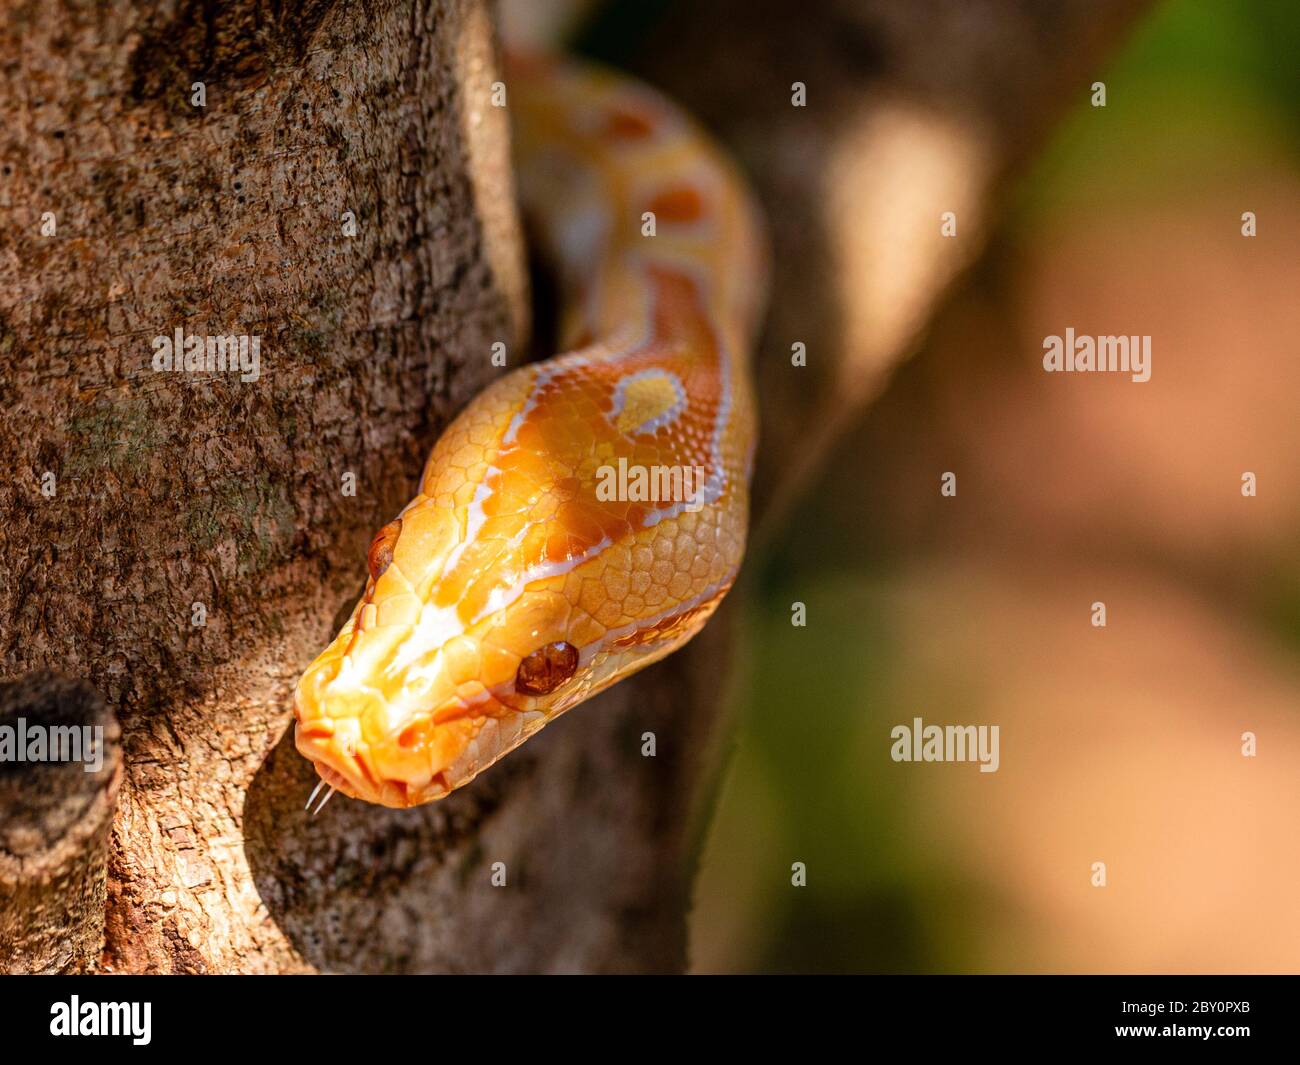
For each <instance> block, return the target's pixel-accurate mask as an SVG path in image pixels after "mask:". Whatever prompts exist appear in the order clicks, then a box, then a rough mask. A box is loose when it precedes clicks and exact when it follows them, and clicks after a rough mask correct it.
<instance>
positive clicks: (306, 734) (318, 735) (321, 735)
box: [300, 722, 334, 740]
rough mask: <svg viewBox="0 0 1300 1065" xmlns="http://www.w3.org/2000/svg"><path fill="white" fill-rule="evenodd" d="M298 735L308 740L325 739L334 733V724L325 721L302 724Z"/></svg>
mask: <svg viewBox="0 0 1300 1065" xmlns="http://www.w3.org/2000/svg"><path fill="white" fill-rule="evenodd" d="M300 735H301V736H302V737H303V738H304V739H308V740H327V739H329V738H330V737H331V736H333V735H334V726H333V725H331V724H328V723H327V722H317V723H315V724H312V725H303V726H302V727H301V729H300Z"/></svg>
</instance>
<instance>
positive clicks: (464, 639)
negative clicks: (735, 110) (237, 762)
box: [294, 56, 766, 810]
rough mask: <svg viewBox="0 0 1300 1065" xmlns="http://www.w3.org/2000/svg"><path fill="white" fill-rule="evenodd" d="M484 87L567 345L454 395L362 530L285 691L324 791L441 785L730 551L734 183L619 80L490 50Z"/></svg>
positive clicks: (751, 215) (373, 794)
mask: <svg viewBox="0 0 1300 1065" xmlns="http://www.w3.org/2000/svg"><path fill="white" fill-rule="evenodd" d="M505 84H506V87H507V93H508V96H507V100H508V106H509V110H510V113H511V116H512V119H513V132H514V138H515V151H516V158H517V168H518V181H519V186H520V193H521V199H522V201H523V205H524V208H525V210H526V212H527V213H528V214H529V216H530V218H531V219H532V220H533V221H534V223H535V225H536V228H537V230H538V236H539V238H540V240H541V242H542V250H543V252H544V253H545V255H546V256H547V257H548V258H549V259H550V260H551V262H552V263H553V264H554V267H555V271H556V277H557V280H558V283H559V289H560V292H561V296H562V301H561V308H560V320H559V327H560V341H561V350H562V351H565V352H567V354H564V355H560V356H557V357H555V358H552V359H548V360H546V361H544V362H539V363H531V364H527V365H524V366H522V367H521V368H519V369H516V370H514V371H512V372H510V373H508V374H506V375H505V376H503V377H502V378H501V379H500V380H499V381H497V382H495V383H494V384H493V385H492V386H491V387H489V388H488V389H486V390H485V391H484V392H483V393H482V394H480V395H479V396H478V397H477V398H476V399H475V400H474V401H473V402H471V403H470V404H469V406H468V407H467V408H466V409H465V410H464V411H463V412H462V413H461V414H460V415H459V416H458V417H457V418H456V420H455V421H453V422H452V423H451V425H450V426H449V427H448V428H447V430H446V432H445V433H444V434H443V435H442V437H441V439H439V441H438V442H437V444H436V445H435V447H434V449H433V452H432V454H431V455H430V456H429V460H428V463H427V465H426V467H425V470H424V474H423V477H422V479H421V482H420V490H419V494H418V495H417V496H416V497H415V499H413V500H412V501H411V502H410V503H409V504H407V506H406V508H405V509H404V510H403V511H402V512H401V514H399V515H398V516H397V518H395V519H394V520H393V521H391V522H390V523H389V524H387V525H385V526H384V527H383V528H382V529H381V530H380V531H379V533H378V535H377V536H376V537H375V539H374V542H373V543H372V544H371V547H370V553H369V569H370V577H369V580H368V581H367V584H366V590H365V595H364V596H363V597H362V599H361V601H360V602H359V603H358V604H357V606H356V609H355V610H354V611H353V613H352V617H351V619H350V620H349V621H348V622H347V624H346V625H344V626H343V629H342V631H341V632H340V633H339V634H338V636H337V637H336V638H335V640H334V642H333V643H331V644H330V645H329V647H327V648H326V649H325V651H323V652H322V653H321V655H320V656H319V657H318V658H317V659H316V660H315V661H314V662H313V663H312V664H311V666H310V667H309V668H308V669H307V671H306V673H305V674H304V675H303V677H302V679H301V680H300V681H299V683H298V687H297V692H296V697H295V706H294V713H295V717H296V719H297V731H296V742H297V746H298V750H299V751H300V752H301V753H302V754H303V755H305V756H306V757H307V758H309V759H311V761H312V762H313V763H314V764H315V766H316V769H317V771H318V773H319V774H320V777H321V785H318V787H317V792H319V791H320V787H321V786H323V785H328V786H329V787H330V789H331V790H330V791H328V792H326V794H325V798H326V799H328V798H329V796H330V795H332V794H333V789H337V790H339V791H342V792H343V793H344V794H346V795H351V796H353V797H355V798H359V799H365V800H367V801H369V802H375V803H382V804H384V805H385V806H396V807H406V806H415V805H418V804H420V803H425V802H429V801H431V800H434V799H440V798H442V797H443V796H445V795H446V794H447V793H448V792H450V791H452V790H453V789H455V788H458V787H460V786H461V785H462V784H465V783H466V782H468V781H469V780H471V779H472V778H473V777H474V776H475V775H476V774H477V773H479V772H481V771H482V770H483V769H485V768H487V767H488V766H489V765H491V764H492V763H493V762H495V761H496V760H497V759H499V758H501V757H502V756H503V755H505V754H506V753H508V752H509V751H511V750H512V749H514V748H515V747H517V746H518V745H519V744H521V743H523V742H524V740H526V739H528V737H530V736H532V735H533V734H534V733H536V732H537V731H538V730H539V729H541V728H542V726H543V725H545V724H547V723H548V722H550V721H553V720H554V719H555V718H557V717H559V715H560V714H562V713H564V712H565V711H566V710H568V709H570V708H571V707H573V706H576V705H577V704H578V703H580V702H582V701H583V700H584V699H587V698H589V697H591V696H592V695H594V694H596V693H597V692H599V691H601V690H603V689H605V688H607V687H609V686H610V685H611V684H614V683H615V682H616V681H618V680H621V679H622V678H623V677H626V676H628V675H629V674H631V673H634V672H636V671H637V670H638V669H641V668H643V667H645V666H648V665H649V664H650V663H652V662H655V661H657V660H658V659H660V658H663V657H664V656H665V655H667V654H669V653H671V652H672V651H674V650H676V649H677V648H678V647H680V646H681V645H682V644H683V643H685V642H686V641H687V640H689V639H690V638H691V637H692V636H693V635H695V633H696V632H698V631H699V630H700V628H701V627H702V626H703V625H704V623H705V621H707V620H708V618H709V616H710V615H711V614H712V613H713V611H714V609H715V608H716V607H717V605H718V603H719V601H720V600H721V599H722V597H723V595H725V594H726V592H727V589H728V588H729V587H730V586H731V584H732V581H733V580H734V579H735V576H736V570H737V568H738V567H739V565H740V560H741V555H742V554H743V552H744V545H745V531H746V524H747V521H748V503H749V499H748V496H749V488H748V479H749V471H750V465H751V461H752V455H753V449H754V438H755V414H754V398H753V393H752V386H751V382H750V377H749V365H748V354H749V350H750V346H751V342H752V339H753V333H754V330H755V328H756V324H757V319H758V316H759V313H760V310H761V304H762V300H763V293H764V289H765V284H766V271H765V245H764V243H763V240H762V237H761V231H760V226H759V221H758V216H757V212H756V211H755V209H754V206H753V201H752V200H751V198H750V196H749V193H748V191H747V190H746V188H745V186H744V185H743V183H742V182H741V180H740V178H739V176H738V175H737V173H736V172H735V170H734V169H733V168H732V166H731V165H730V164H729V163H728V161H727V160H726V159H725V158H724V157H723V156H722V154H721V153H720V152H719V150H718V149H717V148H716V147H715V146H714V145H713V144H711V143H710V142H709V140H708V139H707V138H706V137H705V136H704V134H703V133H702V132H701V131H700V130H699V129H698V128H697V127H696V126H695V125H693V124H692V123H691V122H690V121H689V120H688V119H687V118H686V117H685V116H683V115H682V113H681V112H680V111H678V110H677V109H676V108H674V107H673V106H672V105H671V104H669V103H668V102H667V101H666V100H664V99H663V97H661V96H659V95H658V94H657V93H654V92H652V91H651V90H649V89H647V88H646V87H644V86H642V85H639V84H637V83H635V82H632V81H630V80H628V79H627V78H624V77H622V76H619V75H616V74H614V73H611V72H609V71H606V70H603V69H599V68H594V67H589V66H578V65H573V64H570V63H568V62H563V63H561V62H559V61H554V60H550V59H544V58H539V57H528V58H521V57H518V56H514V57H511V58H510V59H509V61H508V70H507V76H506V81H505ZM315 794H316V793H313V798H314V795H315ZM308 805H309V806H310V805H311V801H310V800H309V802H308ZM323 805H324V800H322V801H321V803H320V806H323ZM320 806H318V807H317V810H319V808H320Z"/></svg>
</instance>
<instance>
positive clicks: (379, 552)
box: [366, 518, 402, 581]
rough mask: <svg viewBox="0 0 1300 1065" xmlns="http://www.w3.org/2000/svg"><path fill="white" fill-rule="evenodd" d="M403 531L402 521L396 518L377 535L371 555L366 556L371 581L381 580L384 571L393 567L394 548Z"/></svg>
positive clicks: (371, 548) (373, 541)
mask: <svg viewBox="0 0 1300 1065" xmlns="http://www.w3.org/2000/svg"><path fill="white" fill-rule="evenodd" d="M401 531H402V519H401V518H394V519H393V520H392V521H390V522H389V523H388V524H387V525H385V526H384V527H383V528H382V529H380V530H379V532H377V533H375V538H374V540H372V541H371V543H370V553H369V554H368V555H367V556H366V565H367V566H369V568H370V579H371V580H374V581H377V580H379V578H380V577H382V576H383V575H384V570H386V569H388V567H389V566H390V565H392V562H393V548H394V547H396V546H397V537H398V535H399V534H400V533H401Z"/></svg>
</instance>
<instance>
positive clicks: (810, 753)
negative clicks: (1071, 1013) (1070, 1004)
mask: <svg viewBox="0 0 1300 1065" xmlns="http://www.w3.org/2000/svg"><path fill="white" fill-rule="evenodd" d="M508 7H510V5H508V4H507V8H508ZM559 8H563V9H565V10H567V12H568V14H569V20H568V23H569V25H568V27H567V29H568V35H569V39H571V40H575V42H576V44H577V47H578V48H580V49H581V51H585V52H588V53H590V55H593V56H597V57H599V59H603V60H608V61H612V62H615V64H617V65H620V66H625V68H630V69H633V70H637V72H638V73H641V74H642V75H643V77H646V78H647V79H649V81H651V82H653V83H656V85H660V86H663V87H666V88H667V90H668V91H669V92H671V94H672V95H675V96H676V98H677V99H679V100H680V101H681V103H682V104H684V105H685V107H686V109H688V111H690V112H693V113H695V114H697V116H699V117H701V120H702V121H705V122H706V125H710V126H711V127H712V129H714V130H715V133H718V135H719V137H722V138H723V139H724V140H725V142H727V143H729V146H731V147H732V150H733V151H735V152H736V153H737V155H738V157H740V159H741V161H742V165H744V166H745V169H746V170H748V172H749V174H750V176H751V178H753V181H754V182H755V186H757V187H758V191H759V195H761V198H762V199H763V202H764V207H766V208H767V215H768V218H770V224H771V228H772V233H774V250H775V263H774V265H775V285H774V300H772V311H771V313H770V319H768V326H767V335H766V341H764V346H763V348H762V351H761V352H759V364H758V372H759V382H761V391H762V394H763V416H764V438H763V445H762V450H761V458H759V469H758V475H757V477H755V492H757V494H758V497H759V498H758V505H759V506H758V510H759V515H761V518H762V521H763V531H764V532H763V534H762V536H761V537H759V540H761V542H759V544H758V546H757V547H755V549H754V550H753V551H751V555H750V560H749V563H748V566H746V573H745V579H746V581H748V589H746V590H748V594H746V596H745V597H744V598H741V597H735V598H736V599H737V601H740V602H742V603H744V606H742V607H740V609H736V611H735V615H733V619H735V624H736V628H737V631H738V640H740V650H738V653H737V659H736V662H735V663H733V668H732V693H731V701H732V706H731V710H732V719H733V720H735V723H736V727H735V731H733V733H732V735H731V736H729V737H728V740H727V752H725V757H724V759H723V765H724V769H723V771H722V774H720V776H719V779H718V780H716V785H715V789H714V793H712V798H714V800H715V805H714V806H712V809H711V818H708V819H707V823H706V827H702V830H701V847H699V873H698V876H697V880H695V886H694V906H693V912H692V926H690V928H692V930H690V957H692V965H693V969H694V970H695V971H883V973H996V971H1031V973H1079V971H1117V973H1130V971H1132V973H1143V971H1187V973H1197V971H1292V973H1294V971H1300V828H1297V824H1300V479H1297V476H1296V475H1297V472H1300V471H1297V467H1300V462H1297V458H1300V359H1297V355H1300V341H1297V337H1300V298H1297V295H1300V257H1297V252H1296V247H1297V237H1300V64H1297V62H1296V55H1297V53H1300V5H1296V4H1294V3H1286V0H1244V1H1243V3H1225V0H1171V3H1165V4H1141V3H1128V1H1127V0H1105V1H1104V3H1097V4H1095V5H1080V4H1076V3H1071V0H1062V3H1061V4H1052V5H1015V4H1010V3H1002V0H972V1H971V3H970V4H952V3H940V1H939V0H918V3H915V4H900V3H893V4H891V3H883V1H881V0H863V1H862V3H850V1H849V0H807V3H805V4H801V5H797V8H796V5H780V4H772V3H768V0H758V1H757V3H754V4H751V5H745V8H744V12H741V9H740V8H737V7H736V5H731V8H728V5H727V4H724V3H719V0H701V3H699V4H697V5H684V4H681V3H676V0H662V3H607V4H598V3H573V4H567V5H559ZM559 8H554V9H549V10H550V13H551V17H552V21H562V22H563V21H564V20H556V18H555V10H558V9H559ZM533 10H536V7H534V8H533ZM543 21H545V20H543ZM551 29H552V30H554V26H552V27H551ZM805 78H806V79H807V82H809V86H810V88H809V94H810V111H813V109H815V107H814V105H815V104H819V105H820V111H819V112H818V113H816V114H811V113H810V114H809V118H807V120H805V118H803V116H802V114H800V113H797V112H792V111H790V109H789V108H788V107H784V100H783V99H781V94H784V92H788V91H789V85H790V82H792V79H805ZM1095 81H1102V82H1104V83H1105V86H1106V96H1108V99H1106V107H1105V108H1095V107H1092V105H1091V104H1089V95H1091V86H1092V83H1093V82H1095ZM772 100H776V104H774V103H772ZM945 207H950V208H954V209H957V213H958V216H959V218H961V222H959V225H961V234H959V235H962V237H963V239H962V241H959V242H948V246H946V247H945V246H944V242H943V241H940V239H939V237H937V229H939V212H940V209H943V208H945ZM1248 211H1249V212H1253V213H1255V216H1256V218H1257V235H1255V237H1251V238H1247V237H1244V235H1243V233H1242V225H1243V221H1242V216H1243V213H1244V212H1248ZM972 230H974V231H975V234H976V238H974V239H971V233H972ZM954 244H961V246H962V247H963V248H969V251H967V252H965V254H966V255H967V256H969V257H965V259H963V257H962V255H963V254H962V252H956V251H950V250H949V248H950V247H952V246H954ZM828 294H829V295H828ZM1067 326H1073V328H1074V329H1075V330H1076V333H1079V334H1092V335H1099V334H1149V335H1151V337H1152V350H1153V355H1152V367H1153V368H1152V378H1151V381H1149V382H1147V384H1134V382H1131V381H1130V380H1128V377H1127V376H1125V375H1095V376H1091V377H1089V376H1086V375H1084V376H1079V375H1074V376H1066V375H1047V373H1044V372H1043V368H1041V358H1043V339H1044V337H1047V335H1049V334H1063V332H1065V329H1066V328H1067ZM792 338H794V339H806V341H809V351H810V360H809V367H810V372H809V377H807V378H797V377H792V376H790V369H789V365H788V362H789V359H788V352H789V343H790V339H792ZM826 364H833V368H832V369H827V368H826ZM819 367H820V368H819ZM774 397H775V398H774ZM837 397H846V399H844V401H842V402H840V401H837ZM828 425H833V428H831V429H828V428H827V427H828ZM801 463H802V469H801ZM792 467H793V468H794V469H796V471H797V475H796V480H798V477H800V476H803V475H807V477H806V479H807V480H811V482H813V484H811V488H810V489H809V490H806V492H805V493H803V494H802V495H801V497H796V498H793V502H792V501H790V499H787V501H785V502H787V503H788V505H789V508H788V510H785V511H783V510H781V507H780V506H775V507H774V506H770V505H771V503H772V502H774V498H775V499H776V502H777V503H779V502H780V499H779V498H776V497H780V495H781V493H780V490H776V489H774V488H772V484H774V482H776V481H780V479H781V475H783V473H789V469H790V468H792ZM810 471H811V472H810ZM948 471H952V472H954V473H956V475H957V485H958V490H957V495H956V498H944V497H941V495H940V477H941V476H943V475H944V473H945V472H948ZM1248 471H1249V472H1253V473H1255V475H1256V477H1257V482H1258V494H1257V495H1256V497H1255V498H1247V497H1243V494H1242V476H1243V473H1245V472H1248ZM1096 601H1101V602H1104V603H1105V605H1106V612H1108V618H1106V622H1108V624H1106V627H1105V628H1095V627H1093V625H1092V603H1093V602H1096ZM794 602H802V603H805V605H806V610H807V624H806V625H805V627H794V625H792V623H790V616H792V603H794ZM918 717H919V718H922V719H923V720H924V722H926V723H937V724H996V726H998V727H1000V737H1001V767H1000V769H998V771H997V772H995V774H980V772H979V771H978V766H975V765H972V763H965V765H950V763H920V765H913V763H896V762H893V761H892V759H891V757H889V752H891V745H892V740H891V730H892V728H893V727H894V726H897V724H910V723H911V722H913V719H914V718H918ZM1245 732H1252V733H1255V736H1256V737H1257V754H1256V757H1244V756H1243V733H1245ZM706 805H707V804H706ZM794 862H803V863H805V865H806V869H807V884H806V887H794V886H793V884H792V863H794ZM1095 862H1104V863H1105V867H1106V886H1105V887H1093V884H1092V876H1093V863H1095Z"/></svg>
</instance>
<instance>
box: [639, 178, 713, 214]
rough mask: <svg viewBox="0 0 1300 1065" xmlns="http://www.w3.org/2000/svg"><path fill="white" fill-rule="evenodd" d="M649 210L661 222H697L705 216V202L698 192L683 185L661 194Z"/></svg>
mask: <svg viewBox="0 0 1300 1065" xmlns="http://www.w3.org/2000/svg"><path fill="white" fill-rule="evenodd" d="M649 209H650V210H651V211H653V212H654V215H655V218H657V219H658V220H659V221H661V222H695V221H697V220H698V219H699V218H700V216H701V215H702V214H704V200H703V198H701V196H700V194H699V191H698V190H696V189H693V188H691V187H690V186H689V185H682V186H679V187H677V188H673V189H665V190H664V191H663V192H660V193H659V194H658V195H657V196H655V198H654V199H653V200H651V201H650V205H649Z"/></svg>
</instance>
